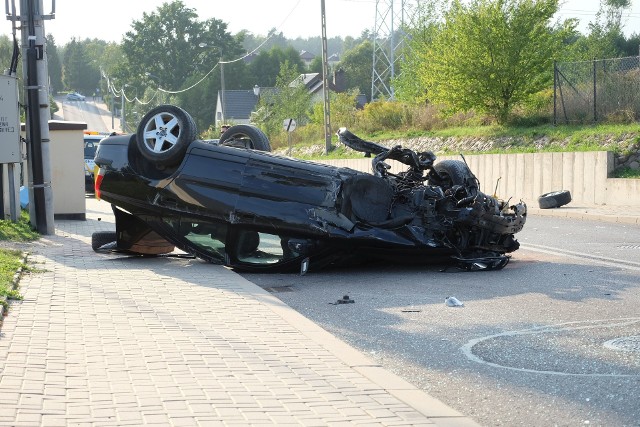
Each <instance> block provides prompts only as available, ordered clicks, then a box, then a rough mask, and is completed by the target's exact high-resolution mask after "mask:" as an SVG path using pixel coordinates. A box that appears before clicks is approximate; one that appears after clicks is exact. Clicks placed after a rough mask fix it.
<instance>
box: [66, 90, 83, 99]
mask: <svg viewBox="0 0 640 427" xmlns="http://www.w3.org/2000/svg"><path fill="white" fill-rule="evenodd" d="M67 101H84V95H80V94H79V93H78V92H71V93H68V94H67Z"/></svg>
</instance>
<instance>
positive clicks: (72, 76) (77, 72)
mask: <svg viewBox="0 0 640 427" xmlns="http://www.w3.org/2000/svg"><path fill="white" fill-rule="evenodd" d="M99 78H100V75H99V74H98V72H97V69H96V67H95V65H92V63H91V59H90V57H89V55H88V52H87V50H86V46H85V44H84V43H82V42H79V41H78V40H76V39H75V38H74V39H71V41H70V42H69V43H67V45H66V47H65V49H64V57H63V59H62V83H63V84H64V88H65V89H66V90H71V91H79V92H82V93H85V94H91V93H93V91H95V88H96V85H97V81H98V80H99Z"/></svg>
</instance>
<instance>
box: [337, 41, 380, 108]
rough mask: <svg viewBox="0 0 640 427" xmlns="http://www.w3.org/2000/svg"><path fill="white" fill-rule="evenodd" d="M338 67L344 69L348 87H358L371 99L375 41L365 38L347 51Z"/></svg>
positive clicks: (360, 91)
mask: <svg viewBox="0 0 640 427" xmlns="http://www.w3.org/2000/svg"><path fill="white" fill-rule="evenodd" d="M336 68H339V69H342V70H343V71H344V78H345V84H346V89H355V88H357V89H358V91H359V93H363V94H366V95H367V99H368V100H371V78H372V73H371V70H372V68H373V43H371V41H370V40H365V41H363V42H362V43H360V44H359V45H358V46H356V47H355V48H353V49H351V50H349V51H347V52H345V54H344V55H343V57H342V60H341V61H340V63H339V64H338V66H337V67H336Z"/></svg>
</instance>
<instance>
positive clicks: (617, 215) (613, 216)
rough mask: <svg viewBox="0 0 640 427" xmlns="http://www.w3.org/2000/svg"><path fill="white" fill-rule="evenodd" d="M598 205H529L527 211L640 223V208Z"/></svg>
mask: <svg viewBox="0 0 640 427" xmlns="http://www.w3.org/2000/svg"><path fill="white" fill-rule="evenodd" d="M625 209H632V210H633V212H638V214H635V215H634V214H623V213H622V212H624V211H625ZM598 210H599V208H598V207H597V206H591V207H585V206H576V207H567V206H561V207H559V208H552V209H540V208H531V207H527V213H528V214H532V215H539V216H553V217H558V218H573V219H582V220H587V221H604V222H613V223H618V224H640V208H628V207H624V206H620V207H615V208H607V209H600V210H601V211H600V212H598Z"/></svg>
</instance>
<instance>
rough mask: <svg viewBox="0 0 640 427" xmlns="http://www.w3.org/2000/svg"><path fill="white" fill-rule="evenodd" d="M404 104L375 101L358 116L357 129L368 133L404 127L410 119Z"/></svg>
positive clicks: (366, 106)
mask: <svg viewBox="0 0 640 427" xmlns="http://www.w3.org/2000/svg"><path fill="white" fill-rule="evenodd" d="M407 112H408V111H407V109H406V108H405V106H404V104H402V103H400V102H393V101H374V102H370V103H368V104H367V105H365V106H364V109H363V110H362V111H359V112H358V114H357V127H358V128H359V129H360V130H362V131H364V132H367V133H375V132H380V131H383V130H388V129H400V128H401V127H403V124H404V123H403V122H404V120H403V119H406V118H407V117H408V115H407Z"/></svg>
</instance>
